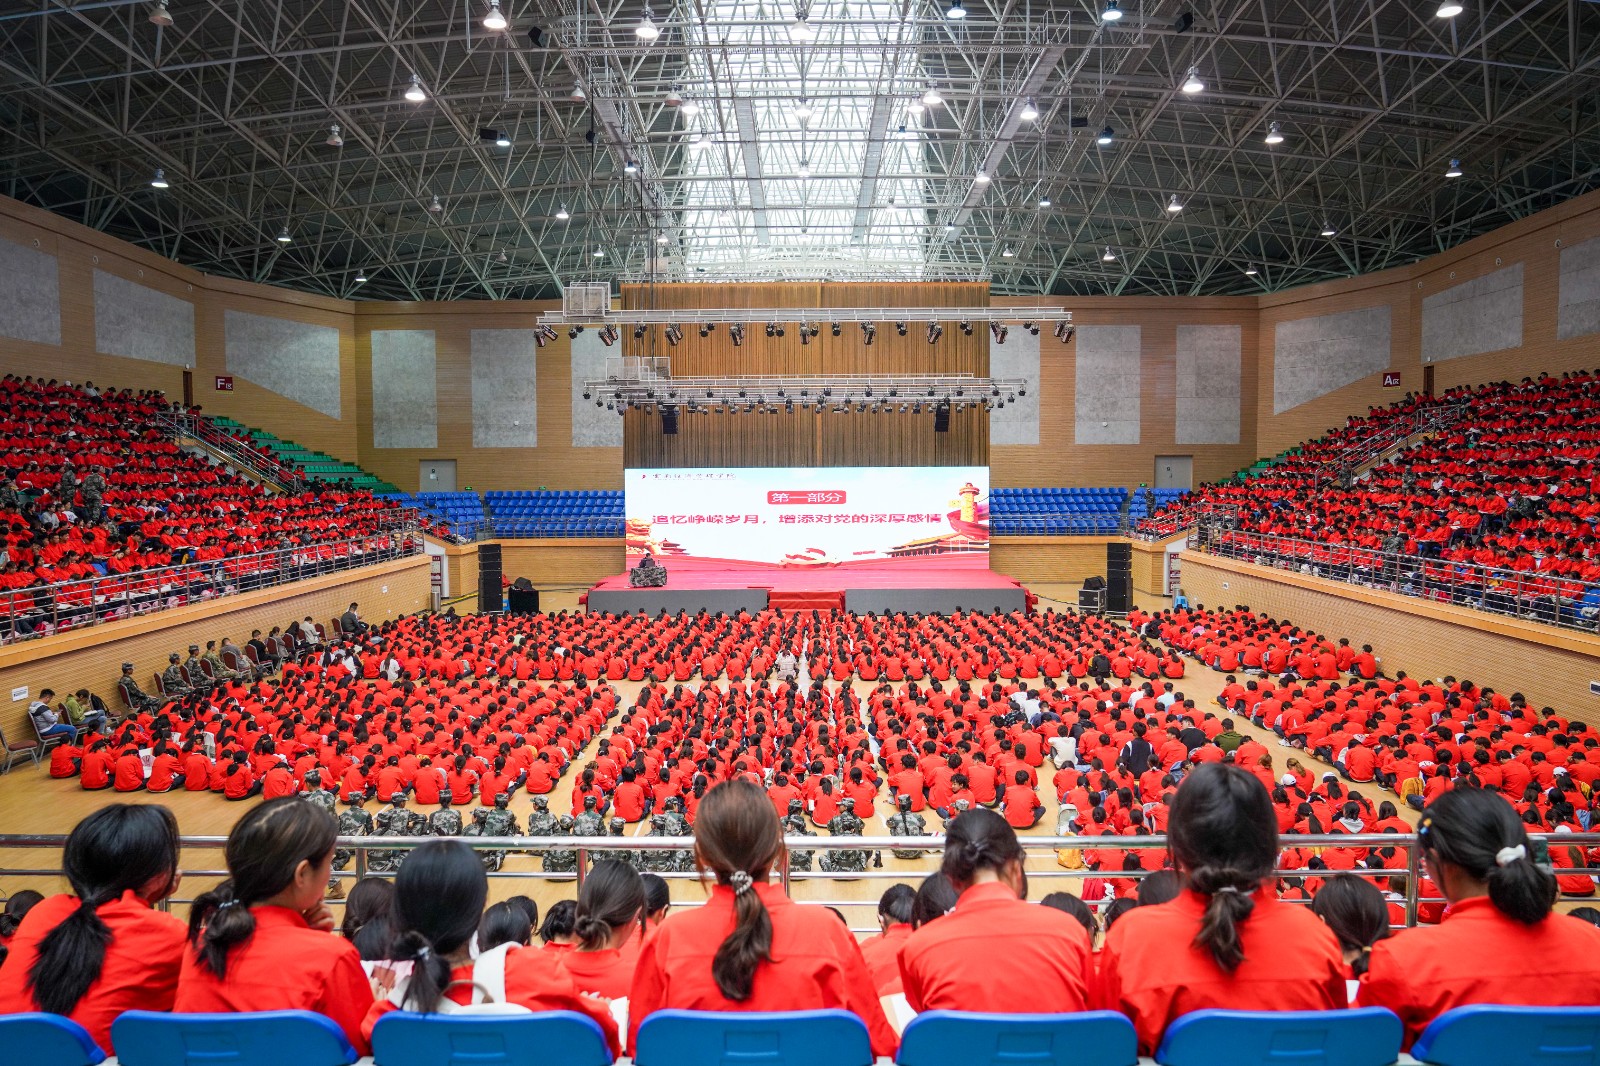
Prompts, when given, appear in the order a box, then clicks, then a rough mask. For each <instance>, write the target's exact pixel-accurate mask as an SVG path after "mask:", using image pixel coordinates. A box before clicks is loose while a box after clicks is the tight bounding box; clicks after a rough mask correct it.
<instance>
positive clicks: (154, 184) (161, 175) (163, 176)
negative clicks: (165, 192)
mask: <svg viewBox="0 0 1600 1066" xmlns="http://www.w3.org/2000/svg"><path fill="white" fill-rule="evenodd" d="M150 187H151V188H152V189H165V188H167V187H168V186H167V173H166V171H164V170H162V169H161V168H160V167H156V176H155V177H153V178H151V179H150Z"/></svg>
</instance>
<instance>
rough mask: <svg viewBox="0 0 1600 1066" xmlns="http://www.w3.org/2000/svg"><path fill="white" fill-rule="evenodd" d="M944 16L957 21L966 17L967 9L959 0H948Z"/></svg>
mask: <svg viewBox="0 0 1600 1066" xmlns="http://www.w3.org/2000/svg"><path fill="white" fill-rule="evenodd" d="M944 17H945V18H947V19H951V20H953V21H959V20H961V19H964V18H966V17H967V9H966V8H964V7H962V6H961V0H950V6H949V7H947V8H945V9H944Z"/></svg>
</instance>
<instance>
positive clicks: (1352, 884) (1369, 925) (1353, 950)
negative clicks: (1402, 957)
mask: <svg viewBox="0 0 1600 1066" xmlns="http://www.w3.org/2000/svg"><path fill="white" fill-rule="evenodd" d="M1311 913H1312V914H1315V915H1316V916H1317V917H1318V918H1321V919H1322V921H1323V923H1324V924H1326V925H1327V927H1328V928H1329V929H1331V930H1333V935H1334V936H1336V937H1338V938H1339V950H1340V951H1341V952H1343V953H1344V962H1345V965H1346V966H1347V967H1349V973H1348V974H1347V976H1346V980H1345V985H1346V987H1347V989H1348V990H1349V993H1350V1002H1352V1003H1354V1002H1355V999H1356V985H1357V979H1358V978H1359V977H1360V976H1361V975H1362V974H1364V973H1366V972H1367V963H1368V961H1369V960H1370V959H1371V957H1372V945H1374V944H1376V943H1377V942H1378V941H1380V940H1384V939H1386V938H1387V937H1388V936H1389V901H1388V900H1386V899H1384V898H1383V890H1382V889H1380V888H1379V887H1378V886H1377V885H1375V884H1373V883H1372V882H1371V881H1368V880H1367V879H1366V878H1365V877H1361V876H1359V875H1357V874H1339V875H1338V876H1336V877H1330V878H1328V879H1327V880H1326V881H1324V882H1323V883H1322V887H1321V888H1320V889H1318V890H1317V894H1316V895H1315V896H1313V897H1312V899H1311Z"/></svg>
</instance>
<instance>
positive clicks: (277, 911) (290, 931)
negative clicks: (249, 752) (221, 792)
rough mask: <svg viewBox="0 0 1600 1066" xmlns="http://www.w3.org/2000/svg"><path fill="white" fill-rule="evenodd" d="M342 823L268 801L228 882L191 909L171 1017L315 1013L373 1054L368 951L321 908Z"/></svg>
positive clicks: (239, 830)
mask: <svg viewBox="0 0 1600 1066" xmlns="http://www.w3.org/2000/svg"><path fill="white" fill-rule="evenodd" d="M337 836H338V824H337V823H336V822H335V821H334V819H333V815H332V814H330V813H329V812H328V811H327V810H325V809H324V808H322V807H320V806H318V805H316V804H314V803H306V802H305V801H304V800H301V799H297V798H294V797H284V798H283V799H275V800H267V801H266V802H265V803H262V804H261V805H259V806H257V807H254V808H252V809H251V810H250V811H249V812H248V813H247V814H246V815H245V816H244V817H243V818H241V819H239V821H238V822H237V823H235V824H234V827H233V831H232V832H230V833H229V834H228V844H227V848H226V850H225V852H224V854H225V856H226V859H227V863H228V874H229V878H228V880H226V881H224V882H223V883H222V884H220V885H218V886H217V887H216V888H215V889H213V890H211V891H210V892H203V893H201V894H200V896H199V897H197V898H196V899H195V901H194V904H193V905H192V906H191V907H190V908H189V943H190V950H189V952H188V953H187V955H186V956H185V958H184V961H183V972H182V973H181V974H180V975H179V977H178V995H177V1001H176V1002H175V1003H174V1004H173V1008H172V1009H173V1010H175V1011H177V1012H179V1013H183V1014H193V1013H208V1012H217V1011H262V1010H309V1011H314V1012H316V1013H318V1014H322V1015H326V1016H327V1017H328V1018H331V1019H332V1020H333V1021H334V1022H336V1023H337V1024H338V1025H339V1027H340V1028H341V1029H343V1030H344V1033H345V1036H346V1037H347V1038H348V1039H349V1040H350V1043H351V1044H353V1045H355V1047H356V1048H357V1049H358V1050H360V1051H361V1052H362V1054H365V1053H366V1051H367V1050H368V1048H367V1041H366V1038H365V1037H364V1036H363V1035H362V1032H361V1020H362V1018H363V1017H365V1016H366V1013H367V1008H368V1007H370V1006H371V1005H372V987H371V985H370V984H369V983H368V980H367V974H366V971H365V970H363V969H362V967H361V953H360V952H359V951H357V950H356V947H355V945H354V944H352V943H350V941H348V940H345V939H344V938H343V937H338V936H334V935H333V932H334V924H335V923H334V918H333V912H332V911H330V910H329V909H328V906H327V904H326V903H324V902H323V895H324V893H325V892H326V890H327V886H328V876H329V873H330V872H331V871H332V869H333V844H334V840H335V839H336V838H337Z"/></svg>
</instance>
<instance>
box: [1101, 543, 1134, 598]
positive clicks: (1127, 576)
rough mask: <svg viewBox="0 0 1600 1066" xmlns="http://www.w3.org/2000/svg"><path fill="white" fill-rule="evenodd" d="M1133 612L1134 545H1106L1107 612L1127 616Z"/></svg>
mask: <svg viewBox="0 0 1600 1066" xmlns="http://www.w3.org/2000/svg"><path fill="white" fill-rule="evenodd" d="M1131 610H1133V545H1131V544H1127V543H1121V544H1119V543H1111V544H1107V545H1106V611H1107V612H1108V613H1110V614H1127V613H1128V612H1129V611H1131Z"/></svg>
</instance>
